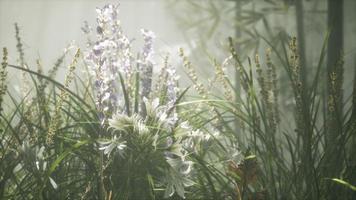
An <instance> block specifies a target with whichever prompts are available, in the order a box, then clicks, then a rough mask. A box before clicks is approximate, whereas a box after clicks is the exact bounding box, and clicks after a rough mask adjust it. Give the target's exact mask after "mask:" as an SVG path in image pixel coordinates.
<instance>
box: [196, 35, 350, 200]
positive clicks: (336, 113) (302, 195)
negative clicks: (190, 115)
mask: <svg viewBox="0 0 356 200" xmlns="http://www.w3.org/2000/svg"><path fill="white" fill-rule="evenodd" d="M325 40H327V37H326V39H325ZM266 42H267V43H269V42H268V41H266ZM325 44H326V42H325ZM269 45H270V46H271V48H270V49H267V51H266V55H265V56H264V57H265V60H264V62H263V61H261V60H260V58H259V56H258V55H256V57H255V59H254V62H253V61H251V59H250V58H249V59H248V62H247V66H246V64H245V63H243V62H242V61H241V60H240V58H239V56H238V52H236V51H235V48H234V47H235V44H234V42H233V40H232V39H231V38H230V40H229V46H230V53H231V55H230V57H229V58H228V59H227V60H225V61H224V62H222V64H220V63H219V62H217V61H214V65H215V69H216V76H215V78H214V80H215V82H214V83H213V84H211V85H213V86H214V87H215V88H218V89H217V90H215V91H216V92H212V93H211V94H210V96H209V97H206V95H201V97H202V98H203V99H209V100H208V101H207V103H206V104H207V109H208V108H209V107H213V108H214V109H215V114H214V115H206V114H205V113H202V114H201V115H202V117H203V118H204V119H205V120H208V121H209V120H212V119H213V118H217V120H218V121H219V122H218V124H219V127H220V131H221V132H222V133H223V135H224V136H225V137H226V138H227V139H228V140H229V141H237V144H238V147H239V148H240V150H241V151H242V152H246V153H247V156H248V155H250V154H252V155H255V156H253V162H251V161H250V162H247V161H246V160H245V161H243V162H242V163H241V164H240V165H238V164H235V163H231V162H230V163H229V164H225V165H228V171H229V173H228V175H230V176H231V172H233V173H232V174H233V175H235V176H236V175H238V176H239V179H238V180H235V181H233V182H230V184H234V185H235V186H236V189H235V191H233V195H235V196H236V197H235V198H237V199H352V198H355V191H354V189H352V187H353V186H352V184H353V185H355V178H354V175H352V173H351V171H355V157H354V156H353V153H354V148H355V146H354V140H355V129H354V127H353V126H354V125H353V124H355V115H354V108H355V100H354V98H355V88H353V93H352V96H350V97H346V98H344V97H343V96H344V94H343V91H342V84H343V58H340V60H339V62H338V63H336V65H335V67H334V68H333V71H332V72H329V73H326V68H325V64H324V57H325V51H326V48H327V47H326V46H325V45H324V46H323V48H322V51H321V54H320V59H319V62H318V64H317V65H316V66H315V69H316V70H315V73H309V75H310V76H311V77H307V78H308V79H311V80H312V83H311V84H310V85H303V84H302V78H303V77H301V70H300V68H301V67H300V64H299V55H298V49H297V46H298V45H297V40H296V38H293V39H291V41H290V44H289V45H288V46H287V47H286V45H285V44H284V43H283V42H282V43H281V46H274V45H273V44H272V43H269ZM281 49H282V50H281ZM273 60H275V61H276V63H279V64H278V65H275V64H274V63H273V62H272V61H273ZM277 69H283V70H277ZM231 70H234V71H236V72H237V73H239V76H240V80H241V82H240V85H241V88H242V90H241V92H239V91H238V90H237V88H235V87H234V80H233V78H234V77H230V76H229V74H231V73H229V72H230V71H231ZM191 77H192V78H193V84H194V83H196V82H197V81H198V80H194V77H193V76H191ZM279 77H287V78H288V83H285V82H281V81H280V80H282V78H281V79H279ZM304 78H305V77H304ZM281 84H288V86H286V85H283V87H287V88H288V90H287V91H286V92H284V93H282V92H281V90H280V88H281V86H280V85H281ZM325 85H326V86H327V87H325ZM202 88H203V86H201V87H200V88H198V90H197V91H198V93H200V91H201V90H203V89H202ZM210 91H214V90H213V89H212V90H210ZM231 96H233V97H234V98H232V97H231ZM286 97H292V100H293V102H292V103H291V104H289V105H287V106H285V104H284V103H283V102H282V100H285V99H286ZM351 101H352V103H351ZM209 116H213V118H209ZM206 118H207V119H206ZM236 123H237V125H236ZM236 127H237V128H236ZM248 158H249V157H248ZM246 162H247V163H250V164H246ZM251 163H252V164H251ZM245 166H250V168H249V169H246V168H245ZM202 167H203V166H202ZM256 167H257V169H255V168H256ZM244 170H246V172H244ZM211 173H212V174H214V172H213V170H211ZM244 177H245V178H246V177H250V180H241V179H243V178H244ZM340 180H342V181H340ZM216 182H217V181H216ZM350 183H351V184H350ZM213 185H214V184H213ZM209 186H211V185H209ZM350 188H351V189H350ZM206 189H208V187H207V188H206ZM208 196H209V195H208ZM206 198H208V197H206ZM220 198H221V197H220Z"/></svg>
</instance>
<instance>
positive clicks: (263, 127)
mask: <svg viewBox="0 0 356 200" xmlns="http://www.w3.org/2000/svg"><path fill="white" fill-rule="evenodd" d="M116 9H117V7H115V6H113V5H108V6H105V7H104V8H102V9H98V15H99V16H98V22H99V24H98V28H97V30H98V33H97V35H96V38H98V39H97V40H96V41H95V42H91V40H88V41H89V42H88V49H86V50H84V51H80V50H79V49H77V50H76V51H75V52H74V54H75V55H74V56H73V58H72V61H71V62H70V63H69V65H68V68H67V73H66V76H65V79H64V83H60V82H58V81H56V74H57V71H58V70H59V68H60V67H61V66H62V65H63V63H64V62H63V61H64V59H65V58H66V57H68V54H69V51H66V52H65V53H64V54H63V55H61V56H60V57H59V58H58V60H57V62H56V63H55V64H54V66H53V67H52V68H51V69H50V70H49V71H48V72H47V73H44V72H43V66H42V64H41V61H40V60H38V61H37V69H36V70H33V66H28V64H27V63H26V60H25V54H24V51H23V49H22V42H21V37H20V34H19V28H18V26H17V25H16V26H15V29H16V41H17V50H18V53H19V58H18V59H19V65H13V64H9V63H8V53H7V50H6V48H4V49H3V56H2V60H3V61H2V64H1V69H0V105H1V109H0V119H1V120H0V145H1V146H0V147H1V148H0V199H100V200H111V199H183V198H186V199H214V200H216V199H234V200H236V199H238V200H245V199H255V200H257V199H335V198H337V199H353V198H355V195H356V194H355V186H354V185H355V184H356V182H355V180H356V179H355V178H356V177H355V173H354V172H355V169H356V164H355V163H356V159H355V156H354V155H355V153H356V138H355V122H356V120H355V119H356V118H355V117H356V82H355V81H354V85H353V92H352V96H350V97H344V94H343V91H342V85H343V73H344V72H343V58H340V61H339V62H338V63H337V64H336V65H335V67H334V69H333V71H331V72H326V70H325V67H324V66H325V65H324V60H325V59H324V57H325V51H326V49H327V47H326V46H325V45H324V46H323V48H322V51H321V53H320V59H319V62H318V64H317V65H316V66H315V69H316V70H315V72H314V73H310V76H312V77H308V78H310V80H312V82H311V84H310V85H303V84H302V81H301V80H302V78H303V77H301V70H300V64H299V55H298V48H297V46H298V45H297V40H296V38H292V39H291V41H290V43H289V45H286V44H285V43H284V42H281V43H279V45H280V46H274V45H273V44H272V43H269V45H270V47H271V49H268V50H267V51H266V55H265V56H263V57H264V59H260V56H258V55H257V56H255V58H254V59H248V61H247V62H246V63H245V62H242V61H241V60H240V58H239V52H236V50H235V48H234V47H235V43H234V41H233V40H232V39H230V40H229V44H228V46H229V47H230V48H229V49H230V50H229V53H230V54H229V55H228V58H227V59H226V60H224V61H223V62H219V61H217V60H213V62H212V63H213V68H214V69H215V72H216V75H215V77H213V79H212V80H211V81H210V82H209V85H208V87H209V88H207V87H206V86H204V85H203V84H202V82H203V81H201V79H200V77H199V74H197V73H196V71H195V68H194V66H193V63H191V62H190V61H189V58H188V57H187V56H186V55H185V54H184V51H183V49H181V50H180V52H179V53H180V57H181V58H182V60H183V64H182V67H184V68H185V69H186V72H187V75H188V77H189V78H190V79H191V81H192V82H191V83H192V84H191V85H192V87H191V88H192V89H190V88H179V87H178V77H177V75H176V72H175V69H174V68H173V67H172V66H170V64H169V58H168V56H167V57H166V58H165V59H164V61H163V64H162V67H161V70H160V73H159V74H158V76H156V75H154V74H153V67H154V66H157V64H154V63H153V62H152V60H151V56H152V54H153V47H152V41H153V38H154V36H153V34H152V33H151V32H149V31H147V30H142V33H143V37H144V40H145V45H144V47H143V50H142V51H141V52H132V49H131V46H130V43H129V42H128V41H129V40H128V39H127V37H126V36H125V35H124V34H123V31H122V30H121V27H120V26H119V23H117V21H116V20H117V19H116V17H117V15H116V14H115V13H116V12H117V10H116ZM108 13H109V16H106V15H107V14H108ZM110 13H111V14H113V15H111V14H110ZM111 28H112V29H111ZM113 30H114V31H113ZM86 33H89V32H88V31H86ZM325 40H326V41H327V37H326V39H325ZM116 42H119V43H120V44H121V45H117V46H116V45H112V44H116ZM266 42H267V43H268V41H267V40H266ZM325 44H326V42H325ZM110 45H112V46H110ZM81 52H84V54H85V55H84V56H83V54H82V53H81ZM136 54H137V55H139V56H137V57H135V56H133V55H136ZM114 55H115V56H114ZM83 58H84V59H83ZM107 60H110V62H111V64H110V65H107V63H106V62H104V61H107ZM252 60H253V61H252ZM82 61H83V62H82ZM116 61H117V62H121V61H124V62H122V63H124V64H127V63H129V64H128V65H119V66H117V67H118V68H117V69H118V70H117V69H116V68H114V69H113V68H110V67H108V66H115V63H117V62H116ZM81 67H84V68H86V69H87V71H89V72H90V74H89V75H88V77H84V78H83V76H82V75H79V74H78V73H77V71H78V70H77V69H78V68H81ZM121 67H123V68H121ZM124 67H125V68H124ZM9 70H14V71H15V72H16V73H20V72H21V73H22V74H23V76H22V77H23V80H24V83H25V85H24V86H23V87H22V90H21V94H17V93H16V92H15V91H11V90H8V88H7V81H8V77H7V72H8V71H9ZM231 71H234V73H229V72H231ZM235 72H237V73H239V77H240V84H238V85H241V89H238V88H235V87H234V86H235V85H236V84H235V82H234V80H233V78H234V77H230V74H233V75H235V74H236V73H235ZM112 74H114V75H115V76H108V75H112ZM285 77H287V80H288V83H285V81H284V80H285ZM304 78H305V77H304ZM355 80H356V75H355ZM282 84H284V85H283V86H284V87H283V88H288V90H281V88H282V87H281V85H282ZM287 84H288V85H287ZM286 85H287V86H286ZM106 86H110V87H106ZM214 88H215V89H216V88H217V89H218V90H215V89H214ZM193 89H194V90H196V92H197V93H196V94H195V96H194V95H193V97H188V96H187V93H188V91H189V90H190V91H192V90H193ZM188 94H189V93H188ZM289 97H291V99H292V102H291V103H290V104H284V103H283V101H286V99H288V98H289Z"/></svg>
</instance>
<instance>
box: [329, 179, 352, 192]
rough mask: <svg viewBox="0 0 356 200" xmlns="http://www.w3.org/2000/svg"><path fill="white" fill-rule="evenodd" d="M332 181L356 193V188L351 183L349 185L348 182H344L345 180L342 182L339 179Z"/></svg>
mask: <svg viewBox="0 0 356 200" xmlns="http://www.w3.org/2000/svg"><path fill="white" fill-rule="evenodd" d="M331 180H332V181H334V182H336V183H338V184H341V185H343V186H345V187H348V188H350V189H351V190H353V191H356V186H354V185H351V184H350V183H348V182H346V181H344V180H341V179H338V178H333V179H331Z"/></svg>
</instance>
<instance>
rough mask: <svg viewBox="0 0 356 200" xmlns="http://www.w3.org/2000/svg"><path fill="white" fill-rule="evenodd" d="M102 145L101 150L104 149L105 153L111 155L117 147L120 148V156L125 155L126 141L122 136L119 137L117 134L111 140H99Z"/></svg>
mask: <svg viewBox="0 0 356 200" xmlns="http://www.w3.org/2000/svg"><path fill="white" fill-rule="evenodd" d="M99 144H100V145H101V147H99V150H101V151H104V154H105V155H108V157H110V154H111V152H112V151H113V150H114V149H115V147H116V148H117V149H118V152H119V154H120V156H122V157H123V153H124V149H125V148H126V141H121V140H120V137H119V138H117V137H116V135H115V136H114V137H113V138H112V139H111V140H109V141H99Z"/></svg>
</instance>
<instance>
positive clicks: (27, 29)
mask: <svg viewBox="0 0 356 200" xmlns="http://www.w3.org/2000/svg"><path fill="white" fill-rule="evenodd" d="M109 2H110V3H117V2H118V1H103V0H72V1H70V0H0V46H1V47H3V46H6V47H7V48H8V49H9V52H10V53H9V57H10V61H14V60H15V59H16V56H17V53H16V42H15V31H14V25H13V24H14V23H15V22H17V23H18V24H19V26H20V29H21V36H22V39H23V42H24V44H25V47H24V48H25V50H26V52H25V53H26V58H27V60H29V63H31V62H33V61H34V60H35V59H37V58H38V56H40V57H41V59H42V60H43V62H44V64H45V65H46V64H49V65H50V64H52V63H53V62H54V61H55V60H56V58H57V57H58V56H59V55H60V54H61V52H62V51H63V48H64V47H65V46H66V45H67V44H69V43H70V42H71V41H72V40H75V41H76V43H77V44H79V45H83V46H84V42H85V37H83V34H82V32H81V30H80V27H81V26H82V25H83V22H84V21H85V20H87V21H88V22H89V24H90V25H92V26H94V27H95V18H96V12H95V8H96V7H102V6H103V5H105V4H106V3H109ZM120 5H121V6H120V19H121V23H122V26H123V28H124V31H125V32H126V34H127V35H128V36H129V37H130V38H137V40H136V41H135V43H134V44H136V46H137V44H141V42H142V39H141V35H140V29H141V28H146V29H150V30H152V31H153V32H155V33H156V36H157V40H156V43H155V49H156V51H157V52H158V53H160V52H161V51H163V50H164V51H166V50H171V51H177V50H178V47H179V46H180V45H182V44H183V43H184V41H183V38H182V35H181V32H180V31H179V29H178V27H177V25H176V23H175V21H174V17H173V16H172V15H171V14H170V10H169V9H166V7H165V6H166V5H167V4H166V3H165V2H164V1H162V0H120Z"/></svg>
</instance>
